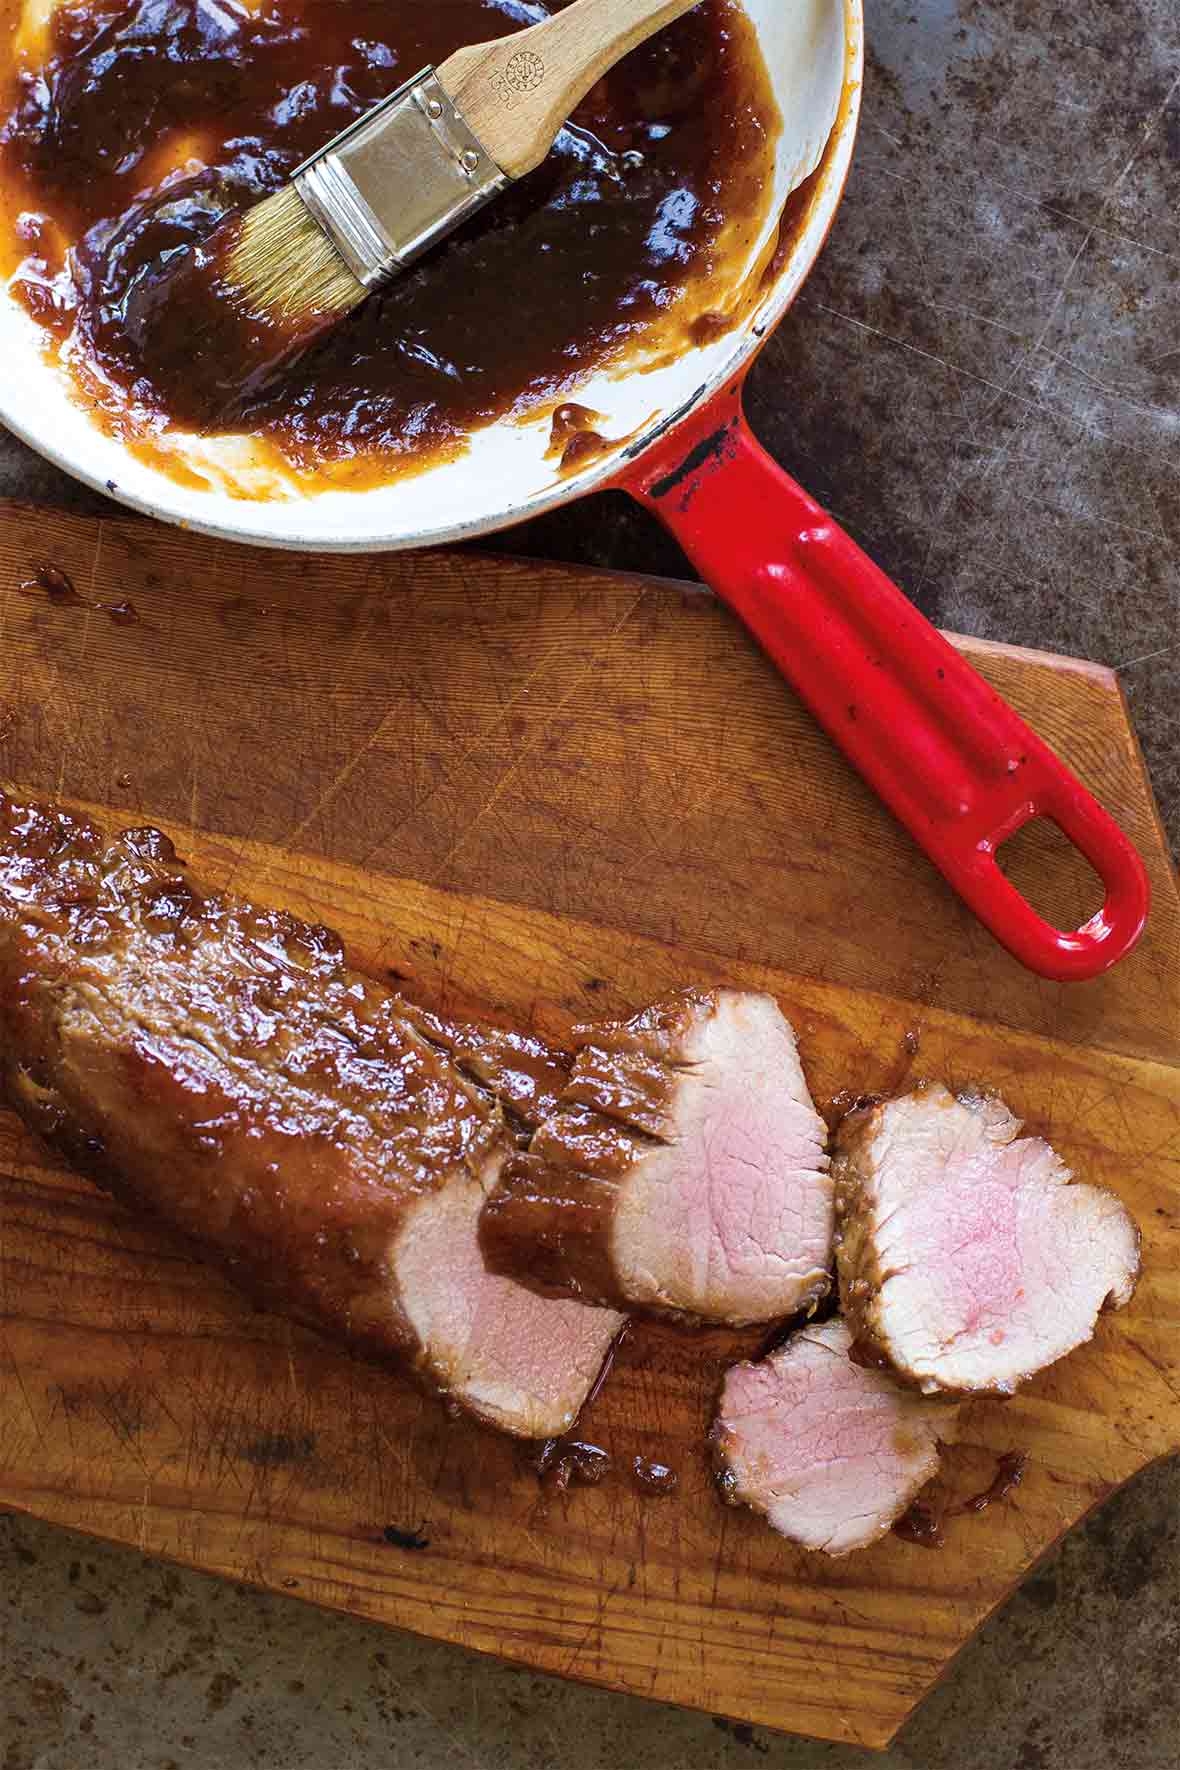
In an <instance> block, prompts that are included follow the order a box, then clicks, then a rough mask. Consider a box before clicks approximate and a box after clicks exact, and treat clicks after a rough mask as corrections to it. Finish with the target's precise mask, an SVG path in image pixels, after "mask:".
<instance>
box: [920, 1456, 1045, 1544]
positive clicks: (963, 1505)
mask: <svg viewBox="0 0 1180 1770" xmlns="http://www.w3.org/2000/svg"><path fill="white" fill-rule="evenodd" d="M1027 1468H1028V1453H1027V1451H1022V1450H1009V1451H1005V1453H1004V1454H1003V1456H1001V1457H997V1459H996V1472H995V1474H994V1475H993V1476H992V1479H991V1481H990V1482H989V1483H988V1485H987V1487H985V1488H984V1490H983V1492H982V1493H975V1494H972V1495H971V1496H970V1498H968V1499H965V1500H957V1501H955V1502H953V1503H949V1502H944V1503H942V1504H941V1505H940V1504H939V1503H938V1502H937V1501H936V1500H935V1499H933V1498H930V1497H926V1498H922V1497H919V1498H918V1499H916V1500H915V1501H914V1503H913V1505H912V1506H911V1507H910V1509H909V1511H908V1512H904V1513H903V1514H902V1516H901V1517H900V1518H899V1519H898V1520H897V1522H896V1523H895V1524H894V1526H893V1534H894V1535H895V1536H899V1537H901V1538H902V1540H903V1541H904V1542H907V1543H916V1544H917V1545H918V1547H919V1548H923V1549H941V1548H942V1547H943V1545H944V1543H945V1541H946V1529H945V1526H946V1521H947V1519H948V1518H967V1517H970V1516H971V1514H972V1513H978V1512H986V1511H987V1509H988V1507H989V1506H995V1505H998V1504H999V1503H1000V1501H1001V1500H1005V1499H1007V1497H1008V1495H1009V1494H1010V1493H1011V1492H1012V1491H1013V1489H1014V1488H1017V1487H1019V1486H1020V1483H1021V1482H1022V1481H1023V1480H1024V1473H1025V1470H1026V1469H1027Z"/></svg>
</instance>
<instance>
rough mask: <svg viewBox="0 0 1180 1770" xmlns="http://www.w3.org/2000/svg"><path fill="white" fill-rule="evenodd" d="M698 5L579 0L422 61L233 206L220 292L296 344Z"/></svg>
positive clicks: (524, 164) (254, 323)
mask: <svg viewBox="0 0 1180 1770" xmlns="http://www.w3.org/2000/svg"><path fill="white" fill-rule="evenodd" d="M697 4H699V0H573V4H572V5H569V6H567V7H565V8H564V9H563V10H562V11H561V12H558V13H555V14H554V15H553V17H551V18H547V19H545V20H543V21H542V22H541V23H540V24H536V25H531V26H529V27H528V28H527V29H525V30H521V31H516V32H514V33H513V34H511V35H510V36H508V37H503V38H499V39H497V40H496V41H495V42H491V43H477V44H474V45H472V46H470V47H468V48H466V49H459V50H456V52H455V53H454V55H452V56H450V57H448V59H447V60H446V61H445V62H444V63H443V64H442V66H441V67H438V68H434V67H429V68H426V69H424V70H423V71H422V72H421V73H419V74H416V75H415V76H414V78H413V79H412V80H408V81H407V82H406V84H405V85H404V86H402V87H400V88H399V89H398V91H396V92H394V93H391V94H390V96H389V97H388V98H385V99H383V100H382V101H381V102H380V103H379V104H377V105H375V106H374V107H373V108H372V109H371V110H369V111H367V112H366V113H365V114H364V116H362V117H359V118H358V119H357V120H356V121H355V122H354V123H352V124H351V125H350V126H349V127H348V128H347V129H345V130H343V131H342V133H341V134H339V135H338V136H336V137H335V139H334V140H332V141H330V142H329V143H328V144H327V146H326V147H324V148H321V149H320V151H319V152H318V153H316V154H313V155H312V156H311V157H310V159H307V160H305V161H304V162H303V164H302V165H301V166H299V167H297V168H296V170H295V172H294V173H293V174H292V176H291V181H290V183H289V184H287V185H286V186H285V187H284V188H283V189H282V190H281V191H278V192H276V193H275V195H274V196H271V197H267V198H265V199H264V201H263V202H261V203H259V204H257V205H256V206H255V207H254V208H252V209H249V210H247V211H246V213H245V214H244V215H242V216H237V217H235V218H234V221H233V224H232V226H231V227H230V228H229V229H228V230H227V231H226V233H225V246H224V249H223V250H222V251H221V252H220V253H219V256H220V259H221V262H220V263H219V264H218V265H217V267H216V274H217V287H218V293H219V295H220V296H221V297H222V298H225V299H228V300H229V301H230V302H231V304H232V306H233V307H234V309H235V310H236V311H237V312H238V313H239V314H240V315H242V316H243V317H246V316H248V318H249V322H250V326H251V329H252V330H254V331H255V334H256V335H257V330H258V329H259V328H266V327H270V328H273V329H275V330H277V332H278V333H279V334H280V335H281V336H282V338H283V340H284V343H285V345H286V346H289V347H294V348H298V346H299V345H300V344H301V343H303V342H304V341H306V340H308V339H310V338H311V337H312V336H314V335H316V334H318V333H319V332H320V331H322V330H323V329H324V327H325V326H330V325H333V324H335V323H336V322H337V321H338V320H340V319H343V317H344V316H345V315H346V314H348V313H349V312H351V310H352V309H353V308H354V307H356V306H357V305H358V304H359V303H360V302H361V301H363V300H364V299H365V297H366V295H368V294H369V293H370V292H371V291H372V290H373V289H376V288H378V287H380V286H381V285H382V284H383V283H386V282H388V281H390V279H392V278H393V277H395V276H397V275H399V273H400V272H402V271H404V270H405V269H407V267H408V266H410V265H412V264H413V263H414V262H415V261H416V260H417V259H419V258H421V257H422V255H423V254H424V253H426V252H429V251H430V249H431V248H432V247H433V246H435V245H437V244H438V243H439V242H440V241H441V240H443V239H445V238H446V236H447V235H448V234H450V233H451V232H453V231H454V229H455V228H457V227H459V226H460V225H461V223H463V222H464V221H466V220H467V219H468V218H469V217H470V216H471V215H474V214H475V213H476V211H477V210H479V209H481V208H483V206H484V205H485V204H486V203H489V202H491V201H492V199H493V198H494V197H496V196H498V195H499V194H500V192H502V191H503V190H505V189H506V188H507V187H508V186H509V185H510V184H512V183H513V182H514V181H515V180H517V179H519V178H523V177H524V176H525V174H526V173H528V172H531V171H532V170H533V169H534V167H536V166H539V165H540V163H541V161H542V160H543V159H544V158H545V156H546V154H547V153H548V152H549V150H550V148H551V147H552V146H553V143H554V140H555V139H556V136H557V133H558V131H559V129H560V128H561V126H562V124H563V123H564V122H565V120H566V118H567V117H568V116H569V115H570V112H571V111H573V110H574V109H575V108H576V106H577V105H578V104H579V103H580V101H581V100H582V99H583V98H584V97H585V95H586V93H587V92H589V91H590V89H591V87H592V86H593V85H594V84H595V83H596V81H598V80H599V79H600V78H601V77H602V75H603V74H605V73H606V72H607V71H608V70H609V69H610V68H612V67H613V66H614V64H615V63H616V62H617V61H620V60H621V59H622V57H623V56H624V55H625V54H626V53H627V52H628V50H631V49H634V48H635V47H636V46H637V45H638V44H640V43H643V42H645V41H646V39H647V38H649V37H651V36H654V35H655V33H656V32H657V31H659V30H662V29H663V27H664V26H665V25H668V24H671V23H672V21H673V20H674V19H677V18H680V17H681V15H682V14H684V13H686V12H689V11H691V10H692V8H693V6H695V5H697ZM219 231H221V230H219ZM214 238H215V239H216V236H215V237H214ZM213 243H214V242H213V241H210V242H208V243H207V246H212V245H213ZM207 262H208V260H207ZM273 343H274V339H273V337H272V340H271V344H272V347H273ZM283 354H284V355H285V354H286V350H284V353H283Z"/></svg>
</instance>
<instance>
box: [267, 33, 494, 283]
mask: <svg viewBox="0 0 1180 1770" xmlns="http://www.w3.org/2000/svg"><path fill="white" fill-rule="evenodd" d="M511 182H512V180H511V179H510V178H509V176H508V174H507V173H506V172H502V171H501V170H500V168H499V166H497V164H496V162H495V161H494V160H493V159H492V157H491V155H490V154H488V153H487V152H486V151H485V149H484V147H483V145H482V143H481V142H480V141H479V139H478V137H477V136H476V135H475V134H474V133H473V131H472V130H471V129H469V128H468V126H467V124H466V122H465V121H464V120H463V118H462V116H461V115H460V114H459V112H458V111H457V110H456V108H455V106H454V104H453V103H452V102H451V100H450V98H448V96H447V94H446V92H445V90H444V89H443V87H442V85H441V84H440V82H439V80H438V77H437V75H436V74H435V71H434V69H433V68H425V69H424V70H423V71H422V73H420V74H415V76H414V78H413V79H412V80H407V82H406V84H405V85H404V86H401V87H399V88H398V90H397V91H396V92H393V93H391V94H390V96H389V97H388V98H386V99H382V101H381V103H380V104H378V105H375V106H374V108H373V109H372V110H371V111H366V113H365V115H364V116H363V117H358V118H357V120H356V122H355V123H352V124H350V125H349V127H348V128H347V129H345V130H343V131H342V132H341V134H339V135H338V136H336V138H335V140H334V141H330V142H329V143H328V145H327V147H324V148H321V149H320V151H319V152H318V153H316V154H313V155H312V156H311V158H310V159H307V160H305V161H304V162H303V164H302V166H300V167H298V168H297V169H296V171H295V173H294V174H293V177H292V183H293V184H294V186H295V189H296V190H297V191H298V192H299V195H300V197H301V198H302V199H303V202H304V203H305V204H306V206H307V208H308V209H309V210H310V212H311V214H312V215H313V216H314V217H315V219H316V221H317V222H318V223H319V225H320V226H321V227H322V228H323V230H324V232H325V233H326V234H327V236H328V238H329V239H330V240H331V241H332V243H333V244H334V245H335V247H336V249H337V250H338V252H339V253H340V256H341V257H342V258H343V259H344V261H345V263H346V264H347V265H348V268H349V269H350V270H351V271H352V273H353V275H354V276H355V277H356V279H357V281H358V282H359V283H361V284H362V285H363V286H364V287H365V288H366V289H371V288H374V287H376V285H377V284H379V283H383V282H386V281H387V280H388V279H389V278H390V277H392V276H395V275H396V274H397V273H398V272H399V271H402V270H405V269H406V267H407V266H408V265H411V264H413V263H414V261H415V259H417V258H421V256H422V255H423V253H424V252H428V251H429V250H430V248H431V247H432V246H433V245H434V244H435V243H436V242H437V241H438V240H441V239H443V238H444V237H445V236H446V235H447V234H449V233H450V232H451V231H452V229H454V228H455V227H457V226H458V225H459V223H460V222H462V221H464V220H466V218H467V217H468V216H469V215H473V214H474V213H475V211H476V210H477V209H482V208H483V206H484V204H485V203H487V202H490V201H491V199H492V198H493V197H495V196H498V195H499V193H500V192H501V191H502V190H503V189H504V188H505V187H506V186H507V185H509V184H510V183H511Z"/></svg>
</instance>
